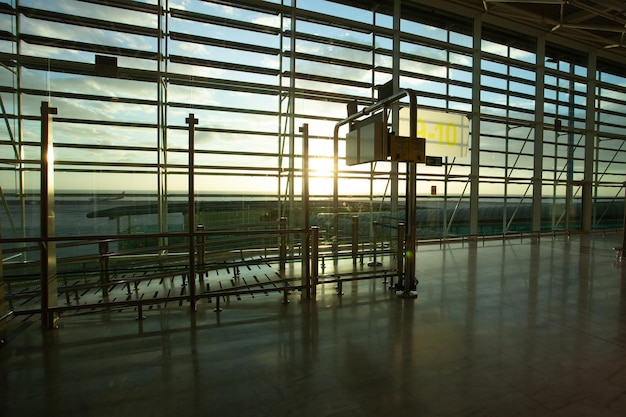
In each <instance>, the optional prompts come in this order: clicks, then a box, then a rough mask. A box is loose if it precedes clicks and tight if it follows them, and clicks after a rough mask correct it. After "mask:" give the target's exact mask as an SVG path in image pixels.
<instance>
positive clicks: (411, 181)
mask: <svg viewBox="0 0 626 417" xmlns="http://www.w3.org/2000/svg"><path fill="white" fill-rule="evenodd" d="M409 99H410V107H409V120H410V125H409V132H410V133H409V140H411V141H412V142H413V141H416V140H417V97H416V96H415V93H414V92H413V91H411V92H410V94H409ZM406 165H407V167H406V171H407V173H406V175H407V178H406V182H407V187H406V191H407V195H406V200H407V202H406V211H407V212H406V235H405V240H406V243H405V251H404V252H405V258H406V263H405V265H404V289H403V291H402V293H401V294H398V295H401V296H402V297H403V298H416V297H417V292H411V287H412V286H413V283H415V285H417V279H416V277H415V262H416V260H415V249H416V246H417V245H416V240H417V239H416V236H415V234H416V228H417V217H416V216H417V214H416V210H417V201H416V200H417V184H416V183H417V163H416V162H407V163H406Z"/></svg>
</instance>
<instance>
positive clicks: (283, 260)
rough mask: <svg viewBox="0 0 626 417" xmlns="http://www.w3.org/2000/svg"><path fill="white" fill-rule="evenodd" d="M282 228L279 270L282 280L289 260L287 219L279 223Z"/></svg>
mask: <svg viewBox="0 0 626 417" xmlns="http://www.w3.org/2000/svg"><path fill="white" fill-rule="evenodd" d="M279 228H280V244H279V249H278V258H279V259H278V265H279V266H278V270H279V271H280V276H281V278H284V277H285V269H286V268H285V264H286V262H287V261H286V259H287V236H286V234H285V230H286V229H287V218H286V217H281V218H280V222H279Z"/></svg>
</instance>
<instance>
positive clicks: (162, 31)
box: [157, 0, 193, 247]
mask: <svg viewBox="0 0 626 417" xmlns="http://www.w3.org/2000/svg"><path fill="white" fill-rule="evenodd" d="M164 2H165V8H164V6H163V3H164ZM158 8H159V13H158V15H157V30H158V35H157V55H158V58H157V83H158V85H157V194H158V195H157V205H158V209H157V216H158V223H159V224H158V228H159V229H158V230H159V232H160V233H167V232H168V231H169V224H168V219H167V213H168V208H167V206H168V185H167V174H168V172H167V71H168V68H167V63H168V59H167V56H168V42H167V33H168V17H167V9H168V8H169V4H168V1H167V0H159V2H158ZM192 88H193V87H192ZM167 243H168V238H167V237H159V246H165V247H167Z"/></svg>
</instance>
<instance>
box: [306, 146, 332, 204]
mask: <svg viewBox="0 0 626 417" xmlns="http://www.w3.org/2000/svg"><path fill="white" fill-rule="evenodd" d="M334 172H335V163H334V160H333V157H332V156H330V157H329V156H313V157H311V158H310V159H309V192H310V194H311V196H313V197H314V196H331V195H332V194H333V177H334Z"/></svg>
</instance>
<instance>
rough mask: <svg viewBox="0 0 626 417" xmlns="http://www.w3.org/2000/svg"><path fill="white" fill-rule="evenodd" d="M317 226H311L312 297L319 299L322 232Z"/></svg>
mask: <svg viewBox="0 0 626 417" xmlns="http://www.w3.org/2000/svg"><path fill="white" fill-rule="evenodd" d="M319 232H320V231H319V228H318V227H317V226H313V227H311V284H310V285H311V298H312V299H313V300H315V299H317V281H318V279H319V267H318V265H319V258H320V254H319V253H320V252H319V240H320V233H319Z"/></svg>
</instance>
